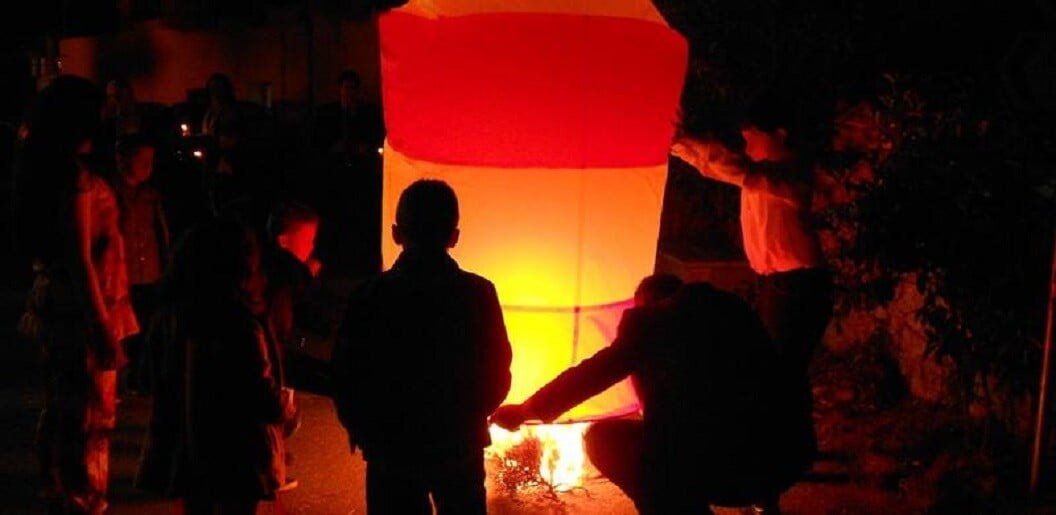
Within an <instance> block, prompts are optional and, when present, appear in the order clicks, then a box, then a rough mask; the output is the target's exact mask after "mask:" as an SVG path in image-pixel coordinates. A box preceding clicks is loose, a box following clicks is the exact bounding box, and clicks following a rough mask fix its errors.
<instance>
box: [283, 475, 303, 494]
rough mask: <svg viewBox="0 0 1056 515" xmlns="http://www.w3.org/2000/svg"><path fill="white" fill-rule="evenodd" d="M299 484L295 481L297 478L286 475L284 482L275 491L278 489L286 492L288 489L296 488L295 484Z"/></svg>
mask: <svg viewBox="0 0 1056 515" xmlns="http://www.w3.org/2000/svg"><path fill="white" fill-rule="evenodd" d="M299 485H300V483H299V482H297V480H296V479H295V478H292V477H288V478H286V482H285V483H283V484H282V486H280V487H279V489H278V490H277V491H279V492H288V491H290V490H293V489H294V488H297V486H299Z"/></svg>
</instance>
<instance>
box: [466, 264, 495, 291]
mask: <svg viewBox="0 0 1056 515" xmlns="http://www.w3.org/2000/svg"><path fill="white" fill-rule="evenodd" d="M458 275H459V277H460V278H461V280H462V281H463V282H464V283H465V284H466V285H468V286H469V287H470V288H472V289H473V290H474V291H480V292H493V291H496V290H495V283H493V282H491V280H489V279H488V278H486V277H484V276H482V275H478V274H475V273H473V272H469V271H466V270H462V269H459V271H458Z"/></svg>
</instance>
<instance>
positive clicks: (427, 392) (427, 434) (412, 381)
mask: <svg viewBox="0 0 1056 515" xmlns="http://www.w3.org/2000/svg"><path fill="white" fill-rule="evenodd" d="M457 226H458V202H457V200H456V198H455V194H454V192H453V191H452V190H451V188H450V187H449V186H447V184H445V183H443V182H439V181H418V182H415V183H414V184H412V185H411V186H410V187H408V188H407V189H406V190H405V191H404V192H403V194H402V195H401V196H400V200H399V206H398V208H397V215H396V224H395V225H394V226H393V228H392V234H393V238H394V239H395V240H396V242H397V243H398V244H400V245H402V246H403V252H402V253H401V254H400V257H399V258H398V259H397V260H396V263H395V264H393V266H392V268H391V269H389V270H388V271H386V272H384V273H382V274H381V275H379V276H375V277H372V278H370V279H369V280H367V281H365V282H364V283H362V284H361V285H359V286H358V287H357V288H356V289H355V290H354V291H353V293H352V295H351V299H350V300H349V307H348V313H347V315H346V317H345V321H344V324H343V326H342V328H341V332H340V336H339V339H338V342H337V346H336V348H335V349H334V357H333V363H332V377H333V385H334V386H333V394H334V403H335V405H336V407H337V414H338V417H339V419H340V420H341V423H342V424H343V425H344V426H345V428H346V429H347V430H348V436H349V441H350V443H351V445H352V448H353V450H354V449H355V448H356V447H357V446H358V447H360V448H362V449H363V457H364V459H365V460H366V461H367V507H368V510H369V511H370V513H372V514H375V515H376V514H386V513H392V514H418V513H432V509H431V507H430V503H429V496H430V495H432V499H433V503H434V504H435V505H436V508H437V512H438V513H440V514H464V515H473V514H483V513H485V511H486V500H485V497H486V496H485V491H484V447H486V446H487V445H489V444H490V437H489V434H488V427H487V426H488V425H487V416H488V413H490V412H491V411H492V410H494V409H495V407H496V406H498V404H499V403H500V402H501V401H502V399H503V398H504V397H505V396H506V394H507V393H508V391H509V388H510V360H511V350H510V343H509V341H508V339H507V337H506V328H505V325H504V323H503V318H502V311H501V309H500V308H499V301H498V296H497V294H496V292H495V287H494V286H493V285H492V284H491V283H490V282H489V281H488V280H486V279H484V278H482V277H480V276H477V275H474V274H471V273H469V272H464V271H462V270H461V269H459V267H458V264H457V263H455V261H454V260H453V259H451V257H450V256H448V254H447V249H448V248H450V247H453V246H454V245H455V244H456V243H457V241H458V235H459V233H458V229H457Z"/></svg>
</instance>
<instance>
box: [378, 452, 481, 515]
mask: <svg viewBox="0 0 1056 515" xmlns="http://www.w3.org/2000/svg"><path fill="white" fill-rule="evenodd" d="M430 495H432V498H433V502H432V504H434V505H435V506H436V513H437V515H447V514H450V515H484V514H485V513H487V499H486V494H485V491H484V453H483V452H481V453H480V454H479V455H478V454H474V455H473V456H472V457H470V458H467V459H463V460H459V461H456V462H452V463H449V464H445V465H441V466H424V467H419V468H416V469H411V468H408V467H404V466H401V467H392V466H387V465H386V464H382V463H377V462H376V461H369V462H367V513H368V514H370V515H388V514H394V515H416V514H431V513H433V509H432V507H431V506H430V503H429V496H430Z"/></svg>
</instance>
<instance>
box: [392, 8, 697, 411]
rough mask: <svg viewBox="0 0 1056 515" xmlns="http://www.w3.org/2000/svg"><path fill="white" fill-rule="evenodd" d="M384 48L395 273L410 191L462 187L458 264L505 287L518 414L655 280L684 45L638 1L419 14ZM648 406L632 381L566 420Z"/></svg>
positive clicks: (407, 14)
mask: <svg viewBox="0 0 1056 515" xmlns="http://www.w3.org/2000/svg"><path fill="white" fill-rule="evenodd" d="M381 46H382V78H383V99H384V102H385V119H386V125H387V135H388V140H387V141H386V146H385V149H384V161H385V165H384V168H385V170H384V173H385V178H384V198H383V202H382V204H383V213H382V214H383V223H384V224H385V231H384V233H385V234H386V238H385V241H384V244H383V253H384V257H385V262H386V265H391V264H392V262H393V261H394V259H395V257H396V256H397V254H398V252H399V249H398V248H397V247H396V246H395V244H394V243H393V242H392V241H391V239H390V238H389V237H388V234H389V231H388V226H389V225H390V224H392V223H393V221H394V220H395V210H396V202H397V200H398V198H399V195H400V193H401V192H402V191H403V190H404V189H405V188H406V187H407V186H408V185H410V184H411V183H412V182H414V181H415V180H418V179H421V178H435V179H441V180H444V181H446V182H447V183H448V184H450V185H451V186H452V187H453V188H454V190H455V192H456V193H457V194H458V197H459V205H460V210H461V220H460V223H459V226H460V228H461V231H462V235H461V238H460V240H459V243H458V245H457V246H456V247H455V248H454V249H453V251H452V255H453V257H454V258H455V259H456V260H458V262H459V264H460V265H461V266H462V267H463V268H464V269H466V270H470V271H472V272H475V273H478V274H480V275H482V276H484V277H487V278H488V279H490V280H491V281H492V282H494V283H495V285H496V288H497V290H498V293H499V299H500V302H501V303H502V306H503V313H504V316H505V319H506V326H507V330H508V332H509V335H510V340H511V343H512V344H513V351H514V358H513V366H512V372H513V386H512V389H511V391H510V394H509V396H508V397H507V402H519V401H522V400H524V399H525V398H527V397H528V396H529V395H530V394H532V393H533V392H534V391H535V390H536V389H537V388H539V387H540V386H542V385H543V384H545V383H546V382H547V381H549V380H550V379H552V378H553V377H555V376H556V375H557V374H559V373H560V372H561V371H563V370H565V369H566V368H568V367H569V366H571V365H574V364H576V363H578V362H580V361H582V360H583V359H584V358H587V357H589V356H591V355H592V354H594V353H595V352H597V351H598V350H599V349H602V348H604V347H605V346H607V345H608V344H609V343H610V342H611V341H612V339H613V338H614V337H615V333H616V327H617V325H618V323H619V320H620V317H621V315H622V313H623V311H624V310H625V309H626V308H627V307H629V306H631V305H632V301H631V297H632V295H633V292H634V289H635V287H636V286H637V283H638V281H640V280H641V278H642V277H644V276H646V275H648V274H651V273H652V272H653V268H654V263H655V258H656V241H657V235H658V232H659V224H660V210H661V206H662V204H663V192H664V184H665V180H666V175H667V149H668V146H669V143H670V139H671V135H672V131H673V121H674V120H675V112H676V109H677V105H678V98H679V93H680V91H681V87H682V80H683V76H684V73H685V65H686V44H685V41H684V40H683V39H682V38H681V37H680V36H679V35H678V34H677V33H675V32H674V31H672V30H671V29H670V28H668V27H667V26H666V24H664V22H663V20H662V18H660V17H659V15H658V14H657V13H656V11H655V9H653V7H652V6H651V5H650V4H649V3H648V2H644V1H640V0H635V1H616V0H605V1H601V0H584V1H582V2H558V1H555V0H539V1H525V0H512V1H510V2H487V1H469V0H463V1H458V0H420V1H412V2H411V3H410V4H408V5H407V6H405V7H404V8H402V9H399V10H397V11H394V12H391V13H389V14H386V15H385V16H384V17H383V18H382V20H381ZM635 409H637V399H636V398H635V396H634V393H633V391H632V389H631V388H630V386H629V383H628V382H626V381H625V382H622V383H620V384H618V385H616V386H614V387H612V388H610V389H609V390H607V391H606V392H604V393H602V394H600V395H598V396H595V397H594V398H592V399H590V400H589V401H587V402H585V403H583V404H581V405H580V406H578V407H576V408H574V409H573V410H572V411H571V412H569V413H568V414H567V415H566V416H565V419H564V420H588V419H593V418H599V417H604V416H611V415H616V414H621V413H626V412H629V411H633V410H635Z"/></svg>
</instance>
